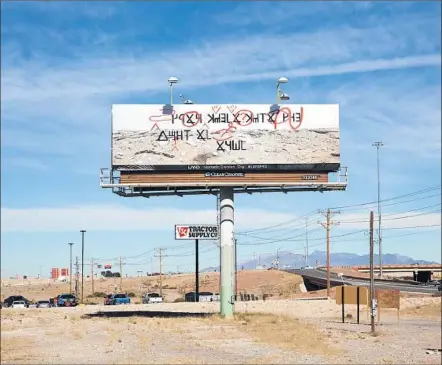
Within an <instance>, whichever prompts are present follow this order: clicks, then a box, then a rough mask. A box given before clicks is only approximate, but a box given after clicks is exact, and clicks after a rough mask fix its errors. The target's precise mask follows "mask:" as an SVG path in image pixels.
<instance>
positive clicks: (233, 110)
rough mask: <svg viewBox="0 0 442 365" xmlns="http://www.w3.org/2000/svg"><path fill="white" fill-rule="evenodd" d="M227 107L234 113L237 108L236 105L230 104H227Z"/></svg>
mask: <svg viewBox="0 0 442 365" xmlns="http://www.w3.org/2000/svg"><path fill="white" fill-rule="evenodd" d="M227 109H229V111H230V113H232V114H233V113H234V112H235V110H236V105H229V106H227Z"/></svg>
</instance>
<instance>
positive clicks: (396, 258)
mask: <svg viewBox="0 0 442 365" xmlns="http://www.w3.org/2000/svg"><path fill="white" fill-rule="evenodd" d="M326 260H327V253H326V252H325V251H313V252H312V253H311V254H310V255H308V265H311V266H317V265H319V266H324V265H325V264H326ZM276 261H277V255H276V253H275V254H266V255H260V256H259V258H258V256H257V257H256V260H249V261H240V262H238V267H237V268H238V270H250V269H254V268H256V267H257V266H262V267H266V268H269V267H272V266H275V264H276ZM374 263H375V265H376V264H378V263H379V256H378V255H374ZM382 263H383V264H384V265H394V264H404V265H409V264H438V262H435V261H425V260H416V259H413V258H412V257H409V256H403V255H400V254H397V253H395V254H390V253H387V254H384V255H382ZM330 264H331V266H356V265H369V264H370V256H369V255H358V254H355V253H347V252H341V253H332V254H330ZM305 265H306V262H305V259H304V256H302V255H299V254H293V253H292V252H289V251H281V252H280V253H279V267H280V268H284V267H290V268H292V269H296V268H298V269H299V268H300V267H302V266H305ZM215 270H216V271H219V266H216V267H208V268H206V269H204V270H201V271H203V272H208V271H215Z"/></svg>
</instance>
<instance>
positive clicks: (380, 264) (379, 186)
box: [373, 142, 384, 277]
mask: <svg viewBox="0 0 442 365" xmlns="http://www.w3.org/2000/svg"><path fill="white" fill-rule="evenodd" d="M383 145H384V144H383V143H382V142H374V143H373V147H376V155H377V175H378V244H379V276H380V277H382V232H381V178H380V168H379V149H380V148H381V147H382V146H383Z"/></svg>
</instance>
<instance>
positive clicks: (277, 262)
mask: <svg viewBox="0 0 442 365" xmlns="http://www.w3.org/2000/svg"><path fill="white" fill-rule="evenodd" d="M279 250H280V248H278V249H277V250H276V268H277V269H278V270H279Z"/></svg>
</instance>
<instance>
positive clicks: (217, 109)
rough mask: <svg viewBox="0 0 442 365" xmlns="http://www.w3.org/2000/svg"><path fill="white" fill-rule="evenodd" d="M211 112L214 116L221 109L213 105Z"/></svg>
mask: <svg viewBox="0 0 442 365" xmlns="http://www.w3.org/2000/svg"><path fill="white" fill-rule="evenodd" d="M212 110H213V112H214V113H215V114H218V112H219V111H220V110H221V107H220V106H219V105H213V106H212Z"/></svg>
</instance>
